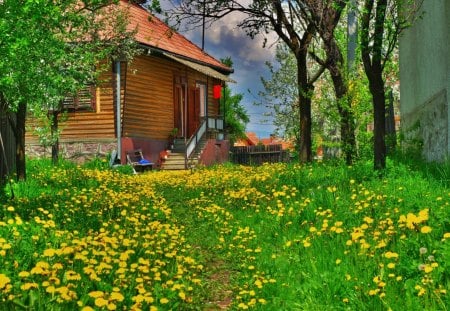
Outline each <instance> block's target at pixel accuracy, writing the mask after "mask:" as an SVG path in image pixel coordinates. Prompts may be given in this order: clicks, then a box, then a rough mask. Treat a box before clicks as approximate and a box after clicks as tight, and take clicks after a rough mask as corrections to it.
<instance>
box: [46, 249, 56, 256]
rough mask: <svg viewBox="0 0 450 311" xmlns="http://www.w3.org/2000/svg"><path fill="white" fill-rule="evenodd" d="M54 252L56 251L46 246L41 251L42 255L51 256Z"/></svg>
mask: <svg viewBox="0 0 450 311" xmlns="http://www.w3.org/2000/svg"><path fill="white" fill-rule="evenodd" d="M55 254H56V251H55V250H54V249H53V248H48V249H46V250H45V251H44V253H43V255H44V257H53V256H55Z"/></svg>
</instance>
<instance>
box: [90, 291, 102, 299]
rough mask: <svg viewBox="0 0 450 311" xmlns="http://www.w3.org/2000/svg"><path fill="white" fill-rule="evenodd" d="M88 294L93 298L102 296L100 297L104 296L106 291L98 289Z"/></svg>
mask: <svg viewBox="0 0 450 311" xmlns="http://www.w3.org/2000/svg"><path fill="white" fill-rule="evenodd" d="M88 295H89V297H92V298H100V297H103V296H104V295H105V293H103V292H102V291H100V290H96V291H93V292H90V293H89V294H88Z"/></svg>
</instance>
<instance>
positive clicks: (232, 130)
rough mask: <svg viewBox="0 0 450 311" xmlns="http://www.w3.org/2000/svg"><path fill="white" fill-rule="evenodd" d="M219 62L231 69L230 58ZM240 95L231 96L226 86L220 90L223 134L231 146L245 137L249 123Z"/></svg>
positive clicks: (231, 62)
mask: <svg viewBox="0 0 450 311" xmlns="http://www.w3.org/2000/svg"><path fill="white" fill-rule="evenodd" d="M221 62H222V63H224V64H225V65H227V66H228V67H230V68H232V67H233V61H232V59H231V57H227V58H224V59H221ZM243 97H244V96H243V95H242V94H239V93H238V94H232V93H231V89H230V87H229V86H228V84H225V87H224V88H223V89H222V96H221V97H220V111H221V112H222V113H223V114H224V120H225V132H226V133H227V135H228V138H229V139H230V141H231V144H233V143H234V142H235V141H236V140H238V139H240V138H244V137H245V128H246V126H247V123H248V122H250V117H249V116H248V114H247V110H246V109H245V108H244V106H242V105H241V101H242V98H243Z"/></svg>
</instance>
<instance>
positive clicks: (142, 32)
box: [120, 0, 233, 73]
mask: <svg viewBox="0 0 450 311" xmlns="http://www.w3.org/2000/svg"><path fill="white" fill-rule="evenodd" d="M120 5H122V6H126V7H127V8H128V10H129V20H130V23H129V26H128V29H129V30H134V29H137V33H136V35H135V38H136V40H137V41H138V42H139V43H141V44H144V45H146V46H148V47H152V48H156V49H159V50H162V51H166V52H170V53H173V54H175V55H179V56H182V57H186V58H188V59H190V60H193V61H196V62H200V63H203V64H206V65H208V66H210V67H214V68H215V69H217V70H219V71H222V72H225V73H231V72H232V71H233V70H232V69H231V68H229V67H228V66H226V65H224V64H222V63H221V62H220V61H218V60H217V59H215V58H214V57H212V56H211V55H209V54H208V53H206V52H205V51H203V50H202V49H200V48H199V47H198V46H197V45H195V44H194V43H192V42H191V41H189V40H188V39H186V38H185V37H184V36H182V35H181V34H179V33H178V32H176V31H175V30H173V29H171V28H170V27H169V26H167V25H166V24H165V23H164V22H163V21H161V20H160V19H159V18H157V17H155V16H153V15H152V14H151V13H150V12H148V11H147V10H146V9H144V8H143V7H141V6H140V5H138V4H133V3H130V2H128V1H126V0H122V1H120Z"/></svg>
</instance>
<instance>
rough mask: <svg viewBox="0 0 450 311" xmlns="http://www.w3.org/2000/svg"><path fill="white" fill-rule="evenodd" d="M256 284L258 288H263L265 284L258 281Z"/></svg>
mask: <svg viewBox="0 0 450 311" xmlns="http://www.w3.org/2000/svg"><path fill="white" fill-rule="evenodd" d="M254 284H255V286H256V287H258V288H262V287H263V284H262V282H261V280H256V281H255V283H254Z"/></svg>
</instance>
